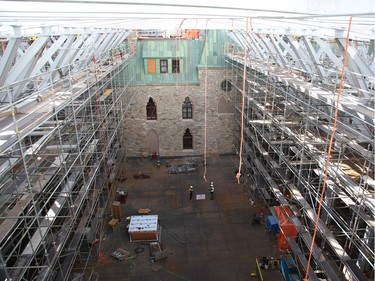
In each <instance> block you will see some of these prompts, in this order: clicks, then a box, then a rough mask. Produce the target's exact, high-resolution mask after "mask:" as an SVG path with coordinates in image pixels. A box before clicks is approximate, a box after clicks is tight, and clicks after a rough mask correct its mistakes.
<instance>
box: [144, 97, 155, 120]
mask: <svg viewBox="0 0 375 281" xmlns="http://www.w3.org/2000/svg"><path fill="white" fill-rule="evenodd" d="M146 113H147V120H156V119H157V115H156V104H155V102H154V100H153V99H152V98H149V99H148V103H147V106H146Z"/></svg>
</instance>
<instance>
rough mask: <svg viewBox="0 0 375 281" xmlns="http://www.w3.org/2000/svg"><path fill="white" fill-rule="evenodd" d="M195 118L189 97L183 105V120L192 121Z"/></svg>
mask: <svg viewBox="0 0 375 281" xmlns="http://www.w3.org/2000/svg"><path fill="white" fill-rule="evenodd" d="M192 118H193V105H192V104H191V100H190V99H189V97H186V98H185V101H184V103H183V104H182V119H192Z"/></svg>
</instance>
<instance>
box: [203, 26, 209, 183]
mask: <svg viewBox="0 0 375 281" xmlns="http://www.w3.org/2000/svg"><path fill="white" fill-rule="evenodd" d="M207 37H208V31H207V22H206V38H205V40H206V44H205V45H206V46H205V57H206V66H205V72H206V73H205V77H204V83H205V85H204V152H203V162H204V163H203V165H204V173H203V179H204V180H205V181H206V182H207V179H206V173H207V84H208V80H207V79H208V78H207V76H208V39H207Z"/></svg>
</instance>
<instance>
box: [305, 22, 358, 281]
mask: <svg viewBox="0 0 375 281" xmlns="http://www.w3.org/2000/svg"><path fill="white" fill-rule="evenodd" d="M351 25H352V17H350V19H349V27H348V33H347V35H346V44H345V54H344V63H343V66H342V69H341V79H340V85H339V89H338V91H337V98H336V109H335V116H334V117H335V118H334V120H333V128H332V134H331V138H330V141H329V146H328V152H327V161H326V165H325V170H324V178H323V186H322V194H321V195H320V200H319V206H318V213H317V215H316V220H315V227H314V234H313V237H312V241H311V249H310V254H309V259H308V261H307V267H306V275H305V278H304V281H308V280H309V269H310V263H311V258H312V252H313V248H314V244H315V238H316V233H317V230H318V223H319V217H320V212H321V209H322V204H323V198H324V193H325V190H326V186H327V177H328V167H329V164H330V160H331V153H332V147H333V141H334V139H335V132H336V128H337V117H338V112H339V104H340V96H341V91H342V85H343V83H344V77H345V67H346V60H347V57H348V46H349V34H350V27H351Z"/></svg>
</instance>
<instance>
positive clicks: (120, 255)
mask: <svg viewBox="0 0 375 281" xmlns="http://www.w3.org/2000/svg"><path fill="white" fill-rule="evenodd" d="M111 256H112V257H114V258H115V259H118V260H120V261H123V260H128V259H130V258H131V255H130V253H129V252H128V251H125V250H124V249H121V248H118V249H117V250H116V251H114V252H113V253H112V254H111Z"/></svg>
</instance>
